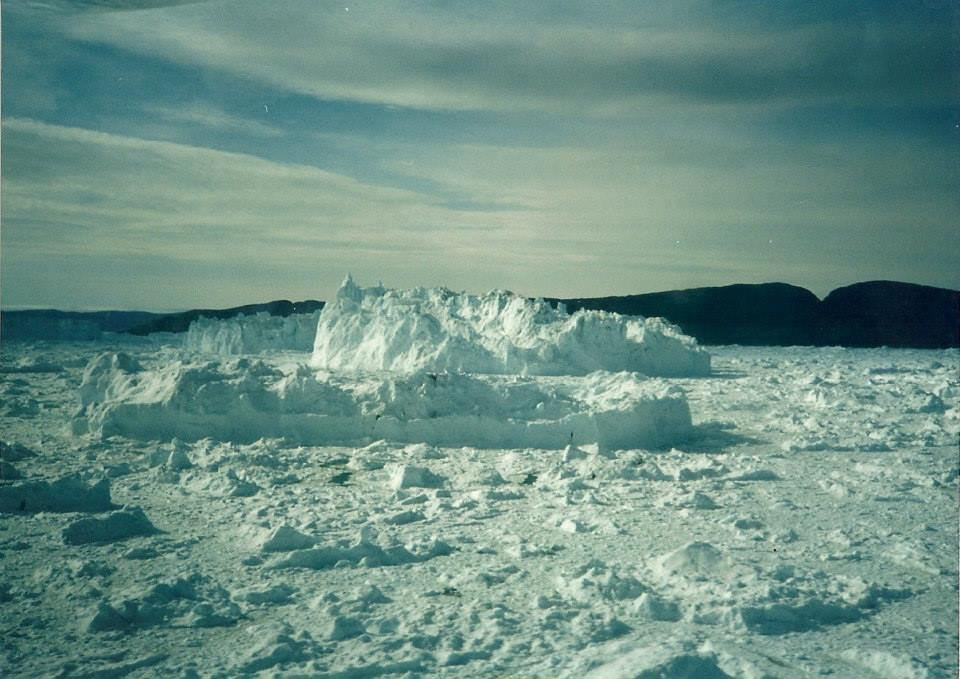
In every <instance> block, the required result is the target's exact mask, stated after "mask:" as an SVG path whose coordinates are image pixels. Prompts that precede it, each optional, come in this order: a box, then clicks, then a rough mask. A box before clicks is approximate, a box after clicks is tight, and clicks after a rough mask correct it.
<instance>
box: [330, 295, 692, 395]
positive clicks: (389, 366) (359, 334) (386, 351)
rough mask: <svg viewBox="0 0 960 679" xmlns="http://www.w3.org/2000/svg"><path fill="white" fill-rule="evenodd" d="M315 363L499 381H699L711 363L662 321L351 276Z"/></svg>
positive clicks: (338, 367) (344, 368)
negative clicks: (620, 376) (602, 376)
mask: <svg viewBox="0 0 960 679" xmlns="http://www.w3.org/2000/svg"><path fill="white" fill-rule="evenodd" d="M312 365H313V366H314V367H316V368H321V369H326V370H335V371H390V372H404V373H408V372H414V371H417V370H431V371H438V372H441V371H452V372H467V373H483V374H501V375H586V374H588V373H591V372H594V371H597V370H605V371H615V372H618V371H631V372H638V373H642V374H644V375H650V376H700V375H707V374H709V372H710V356H709V354H707V353H706V352H705V351H703V350H702V349H701V348H699V347H698V346H697V344H696V341H695V340H694V339H692V338H691V337H688V336H686V335H684V334H683V333H682V332H681V331H680V329H679V328H677V327H676V326H673V325H671V324H669V323H667V322H665V321H663V320H662V319H657V318H647V319H644V318H640V317H629V316H621V315H619V314H614V313H609V312H603V311H587V310H580V311H577V312H575V313H573V314H569V313H567V311H566V309H565V308H563V306H562V305H560V306H558V307H556V308H554V307H552V306H551V305H550V304H548V303H547V302H545V301H543V300H542V299H538V300H530V299H527V298H525V297H521V296H519V295H515V294H513V293H511V292H506V291H502V290H495V291H493V292H489V293H487V294H485V295H468V294H465V293H455V292H451V291H450V290H447V289H445V288H432V289H425V288H414V289H412V290H390V289H386V288H384V287H382V286H377V287H371V288H361V287H359V286H358V285H357V284H356V283H355V282H354V281H353V279H352V278H351V277H349V276H348V277H347V279H346V280H345V281H344V282H343V284H342V285H341V287H340V290H339V291H338V292H337V296H336V298H335V299H334V300H333V302H331V303H330V304H328V305H327V306H326V307H325V308H324V310H323V312H322V313H321V314H320V319H319V323H318V324H317V332H316V338H315V340H314V344H313V356H312Z"/></svg>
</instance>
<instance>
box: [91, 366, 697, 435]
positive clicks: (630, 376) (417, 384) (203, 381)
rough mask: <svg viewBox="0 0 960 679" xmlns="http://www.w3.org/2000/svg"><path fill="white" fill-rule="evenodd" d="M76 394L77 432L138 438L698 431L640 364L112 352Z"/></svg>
mask: <svg viewBox="0 0 960 679" xmlns="http://www.w3.org/2000/svg"><path fill="white" fill-rule="evenodd" d="M80 398H81V409H80V412H79V413H78V414H77V416H76V417H75V418H74V420H73V430H74V432H75V433H76V434H94V435H97V436H101V437H108V436H114V435H122V436H127V437H130V438H135V439H141V440H151V439H157V440H169V439H171V438H174V437H177V438H179V439H182V440H184V441H196V440H198V439H201V438H205V437H213V438H218V439H220V440H229V441H234V442H239V443H249V442H252V441H256V440H258V439H260V438H262V437H284V438H285V439H286V440H287V441H289V442H296V443H300V444H304V445H325V444H354V443H361V444H364V443H369V442H371V441H376V440H378V439H388V440H392V441H399V442H426V443H431V444H434V445H444V446H461V445H472V446H475V447H485V448H504V447H532V448H562V447H564V446H565V445H567V444H574V445H576V444H579V443H599V444H601V445H604V446H609V447H614V448H623V447H635V446H650V447H656V446H661V445H664V444H667V443H669V442H673V441H676V440H678V439H682V438H683V437H684V436H687V435H688V434H689V433H690V430H691V421H690V411H689V407H688V405H687V401H686V398H685V397H684V395H683V393H682V392H681V391H680V389H679V388H677V387H674V386H670V385H668V384H665V383H664V382H662V381H660V380H656V379H646V378H643V377H641V376H638V375H636V374H635V373H606V372H596V373H592V374H590V375H588V376H586V377H579V378H539V379H535V378H530V377H520V376H498V375H468V374H463V373H439V374H438V373H429V372H425V371H419V372H415V373H412V374H400V375H386V376H383V375H379V376H366V377H363V376H357V375H349V376H344V375H337V374H328V373H324V372H314V371H312V370H309V369H308V368H306V367H305V366H299V367H296V368H293V369H292V370H290V369H288V370H287V371H284V370H283V369H281V368H278V367H274V366H271V365H270V364H268V363H267V362H265V361H262V360H258V359H251V358H238V359H233V360H229V361H210V362H206V363H190V362H181V361H177V362H173V363H171V364H169V365H166V366H164V367H161V368H158V369H155V370H148V369H143V368H141V367H140V365H139V364H138V363H137V362H136V361H134V360H133V359H131V358H130V357H128V356H126V355H125V354H122V353H121V354H116V353H108V354H103V355H101V356H100V357H98V358H96V359H94V360H93V361H91V363H90V365H88V366H87V369H86V370H85V372H84V376H83V381H82V383H81V386H80Z"/></svg>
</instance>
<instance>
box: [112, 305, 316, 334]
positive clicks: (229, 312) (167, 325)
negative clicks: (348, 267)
mask: <svg viewBox="0 0 960 679" xmlns="http://www.w3.org/2000/svg"><path fill="white" fill-rule="evenodd" d="M322 308H323V302H320V301H317V300H315V299H308V300H304V301H302V302H291V301H289V300H286V299H280V300H276V301H273V302H266V303H264V304H245V305H244V306H235V307H231V308H229V309H192V310H190V311H184V312H182V313H179V314H167V315H165V316H161V317H160V318H155V319H152V320H149V321H146V322H144V323H141V324H138V325H136V326H134V327H131V328H130V329H129V330H127V331H126V332H128V333H130V334H131V335H149V334H150V333H153V332H186V331H187V329H188V328H189V327H190V324H191V323H193V322H194V321H195V320H197V319H198V318H200V317H201V316H205V317H207V318H219V319H224V318H233V317H234V316H239V315H240V314H244V315H247V316H250V315H252V314H258V313H260V312H263V311H265V312H266V313H268V314H270V315H271V316H289V315H290V314H309V313H313V312H314V311H319V310H320V309H322Z"/></svg>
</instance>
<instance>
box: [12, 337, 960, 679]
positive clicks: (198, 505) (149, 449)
mask: <svg viewBox="0 0 960 679" xmlns="http://www.w3.org/2000/svg"><path fill="white" fill-rule="evenodd" d="M710 352H711V354H712V356H713V362H714V366H713V368H714V370H713V373H712V374H711V375H710V376H707V377H696V378H671V379H668V380H662V381H661V380H653V379H643V378H641V377H638V376H637V375H627V376H624V375H622V374H619V373H616V372H601V373H596V374H592V375H587V376H583V377H574V376H554V377H535V376H523V377H521V376H509V375H456V374H447V373H443V372H440V371H438V372H426V371H418V372H413V373H400V374H384V373H380V374H368V373H362V374H354V375H345V374H329V373H325V372H322V371H321V372H317V371H316V370H314V369H311V368H309V367H308V366H307V365H306V362H307V361H308V360H309V355H308V354H305V353H300V354H277V355H275V354H270V353H266V354H263V355H261V356H259V357H255V358H254V357H242V358H228V357H221V356H218V357H212V358H209V357H208V358H202V357H198V356H196V355H195V354H193V353H191V352H184V351H183V350H182V349H181V348H179V347H168V348H158V347H156V346H150V345H147V344H143V343H139V342H130V343H123V344H120V343H119V340H116V339H110V340H109V341H107V340H101V341H100V342H98V343H96V344H90V343H84V344H79V343H78V344H69V343H61V344H56V345H51V344H42V343H38V344H30V343H26V342H18V343H10V344H4V345H3V346H2V347H0V438H2V439H4V441H3V443H2V444H0V472H2V479H0V638H2V639H3V644H2V649H0V676H3V677H36V676H62V677H131V678H135V677H155V676H163V677H167V676H172V677H197V676H200V677H222V678H225V677H245V676H263V677H266V676H278V677H308V676H309V677H342V678H346V677H403V678H404V679H416V678H420V677H423V678H432V677H445V678H453V677H465V676H469V677H543V678H554V677H560V678H564V677H607V678H610V677H624V678H625V677H630V678H632V679H636V678H637V677H644V678H654V677H655V678H660V679H669V678H678V677H738V678H739V677H745V678H747V679H761V678H767V679H777V678H780V679H794V678H800V679H803V678H809V677H821V676H830V677H838V678H866V679H871V678H872V679H891V678H894V677H902V678H904V679H906V678H939V677H945V678H946V677H956V676H957V674H958V660H957V659H958V646H960V638H958V629H960V624H958V623H960V616H958V598H957V582H958V569H960V563H958V553H960V547H958V535H957V525H958V521H960V516H958V502H957V496H958V478H960V460H958V456H957V437H958V434H960V407H958V405H960V377H958V375H960V354H958V352H956V351H910V350H884V349H877V350H844V349H836V348H824V349H810V348H798V347H791V348H784V349H781V348H742V347H711V348H710ZM24 366H30V367H32V368H36V369H30V370H18V369H16V368H18V367H21V368H22V367H24ZM39 368H42V369H39ZM430 375H434V376H436V378H437V382H436V384H434V381H433V378H432V377H430ZM671 387H673V388H679V389H682V390H683V391H684V392H685V393H686V396H687V401H688V402H689V407H690V412H691V414H692V424H691V425H690V428H689V430H688V431H687V435H686V436H685V437H684V440H682V441H680V440H676V441H675V442H672V443H670V444H669V445H671V446H673V447H672V448H669V449H666V448H658V447H653V446H648V445H645V444H623V445H619V444H612V443H607V444H597V443H596V442H590V441H586V438H589V437H585V438H584V439H583V440H578V441H576V442H575V443H574V444H567V443H564V444H563V446H562V447H554V446H553V445H551V446H540V445H533V444H531V443H526V444H523V443H504V444H503V445H499V444H496V442H495V441H494V440H493V437H494V434H484V436H488V437H490V438H488V439H487V440H484V439H483V438H482V437H481V436H480V434H479V433H478V432H474V433H471V434H469V436H473V435H477V440H478V441H481V442H482V443H483V445H476V444H473V443H469V442H468V435H467V434H463V432H465V431H466V430H465V429H463V430H461V433H462V434H463V435H462V436H460V437H458V438H457V439H456V440H455V443H441V442H437V443H424V442H423V441H422V440H421V441H420V442H416V443H412V442H405V441H404V440H397V439H395V438H392V436H393V435H394V434H395V432H390V433H384V434H383V436H382V437H381V438H379V439H377V440H370V439H372V438H373V436H374V435H376V434H374V433H368V434H366V435H364V436H360V437H358V440H356V441H351V442H346V441H345V442H342V443H331V442H330V441H332V440H333V439H332V438H329V437H328V433H323V437H328V438H321V439H319V440H318V442H315V443H311V442H309V439H308V438H307V437H306V434H308V433H309V434H313V433H316V432H328V431H329V430H328V429H327V428H326V427H317V428H316V429H315V430H314V429H310V428H309V427H307V426H306V425H305V424H303V422H305V421H306V420H303V422H301V420H299V419H298V418H301V416H302V415H305V414H309V413H313V414H316V413H317V411H318V408H317V406H318V404H322V405H323V411H324V412H327V413H331V414H328V415H326V417H342V418H346V419H345V421H349V423H350V426H351V427H353V426H355V425H356V423H358V422H361V421H363V422H367V420H365V419H364V418H365V417H367V416H368V415H370V416H372V419H373V421H374V422H376V421H377V420H376V415H380V419H385V418H386V419H389V418H394V419H396V420H397V421H398V422H399V421H405V422H421V421H423V422H429V421H431V420H444V418H450V417H453V415H451V413H459V415H457V417H463V413H464V412H466V411H467V410H468V408H469V407H470V406H471V405H473V404H476V405H478V407H479V408H480V411H481V412H483V413H486V414H487V416H488V418H489V422H490V423H494V424H489V426H490V428H492V429H493V431H494V432H502V431H503V430H502V429H497V427H496V426H495V423H496V422H501V423H502V422H507V421H509V419H510V418H515V420H516V422H518V423H522V424H523V425H524V427H526V425H527V424H529V423H533V422H538V421H544V422H551V421H560V420H562V419H563V418H564V417H568V416H571V414H573V415H575V416H578V417H582V416H584V413H605V412H613V413H615V414H618V413H620V410H619V408H620V407H621V406H623V407H625V408H626V409H627V410H626V412H628V413H629V412H631V411H630V408H632V407H633V406H634V405H636V404H638V403H639V404H643V403H646V401H644V400H643V396H644V395H645V394H647V391H646V389H648V388H651V389H654V390H656V389H661V388H662V389H665V390H668V391H669V389H670V388H671ZM654 394H655V395H656V392H654ZM666 400H667V401H669V400H670V399H669V398H667V399H666ZM541 402H542V403H544V406H543V409H542V410H541V411H539V412H540V413H541V414H540V415H537V416H536V418H537V419H530V418H534V413H537V412H538V411H537V403H541ZM491 403H493V404H499V405H498V407H499V410H497V409H496V408H495V407H494V406H493V405H491ZM651 403H654V404H656V403H660V401H659V400H657V399H654V400H653V401H652V402H651ZM78 405H79V407H80V412H79V413H78V412H77V409H78ZM408 408H409V409H410V410H409V411H408V410H407V409H408ZM434 409H436V412H435V413H434V414H435V415H437V417H430V415H431V411H432V410H434ZM401 410H402V413H401ZM337 413H340V414H339V415H338V414H337ZM401 416H402V417H401ZM618 416H619V415H618ZM285 417H286V418H292V420H291V421H295V422H301V425H302V427H303V428H302V430H299V429H296V428H295V427H294V428H290V427H288V423H284V424H283V425H282V426H281V425H271V424H269V421H270V420H271V419H273V420H278V421H281V422H282V421H283V420H284V418H285ZM634 419H636V418H634ZM640 419H641V420H642V418H640ZM245 420H250V421H245ZM71 424H72V425H73V426H76V427H77V428H78V429H79V430H82V431H85V432H86V433H85V434H83V435H80V436H77V435H74V434H72V433H70V428H71ZM447 424H449V422H448V423H447ZM261 426H262V427H266V429H264V431H265V432H267V433H264V434H263V436H262V437H257V438H254V436H255V434H256V431H257V429H258V428H259V427H261ZM271 426H276V428H275V429H270V428H269V427H271ZM417 426H420V425H417ZM483 426H484V428H486V427H487V426H488V425H487V424H486V423H485V424H484V425H483ZM600 429H605V425H602V424H601V426H599V427H598V431H599V430H600ZM615 429H616V428H615ZM281 430H282V432H283V433H282V434H278V432H281ZM518 430H521V429H519V425H518ZM351 431H353V430H351ZM397 431H400V430H399V429H398V430H397ZM444 431H450V429H444ZM558 431H559V430H558ZM181 434H183V435H181ZM275 434H276V435H275ZM496 435H499V434H496ZM567 435H568V436H569V432H567ZM298 436H302V438H298ZM511 437H512V434H511ZM408 438H409V440H410V441H412V440H413V439H414V438H416V437H414V436H410V437H408ZM512 440H513V439H512V438H511V441H512ZM465 441H467V442H466V443H465ZM551 443H552V442H551ZM11 470H12V471H13V472H15V473H12V472H11Z"/></svg>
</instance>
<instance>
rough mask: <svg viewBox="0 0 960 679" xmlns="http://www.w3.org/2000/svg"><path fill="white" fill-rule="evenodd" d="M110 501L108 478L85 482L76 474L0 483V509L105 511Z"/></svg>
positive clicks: (10, 510) (111, 504)
mask: <svg viewBox="0 0 960 679" xmlns="http://www.w3.org/2000/svg"><path fill="white" fill-rule="evenodd" d="M111 509H116V506H115V505H114V504H113V503H111V502H110V482H109V481H108V480H107V479H101V480H100V481H98V482H96V483H94V484H92V485H87V484H86V483H84V482H83V481H82V480H81V478H80V477H79V476H78V475H71V476H64V477H61V478H59V479H56V480H54V481H39V480H38V481H25V482H22V483H13V484H11V485H8V486H6V485H5V486H0V512H30V513H33V512H105V511H109V510H111Z"/></svg>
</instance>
